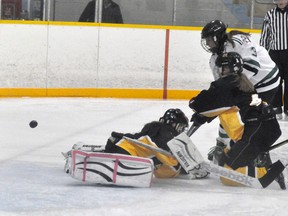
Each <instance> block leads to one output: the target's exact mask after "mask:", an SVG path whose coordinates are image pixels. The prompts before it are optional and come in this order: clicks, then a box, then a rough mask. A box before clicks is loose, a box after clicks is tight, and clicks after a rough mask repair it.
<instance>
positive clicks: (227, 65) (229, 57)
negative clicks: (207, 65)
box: [215, 52, 244, 76]
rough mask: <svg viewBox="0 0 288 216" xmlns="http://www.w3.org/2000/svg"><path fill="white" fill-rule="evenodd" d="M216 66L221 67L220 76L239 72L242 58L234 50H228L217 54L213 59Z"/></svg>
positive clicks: (241, 66)
mask: <svg viewBox="0 0 288 216" xmlns="http://www.w3.org/2000/svg"><path fill="white" fill-rule="evenodd" d="M215 64H216V66H217V67H221V68H222V76H225V75H229V74H240V73H241V72H242V71H243V64H244V63H243V59H242V57H241V56H240V55H239V54H238V53H236V52H228V53H223V54H221V55H219V56H218V57H217V59H216V61H215Z"/></svg>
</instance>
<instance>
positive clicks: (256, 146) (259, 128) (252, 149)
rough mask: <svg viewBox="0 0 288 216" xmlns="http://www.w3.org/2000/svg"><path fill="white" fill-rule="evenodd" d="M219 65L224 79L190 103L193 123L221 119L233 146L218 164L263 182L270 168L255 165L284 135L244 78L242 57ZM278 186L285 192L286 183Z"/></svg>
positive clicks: (219, 61) (221, 57) (227, 57)
mask: <svg viewBox="0 0 288 216" xmlns="http://www.w3.org/2000/svg"><path fill="white" fill-rule="evenodd" d="M216 65H217V66H218V67H220V68H222V72H221V74H220V76H221V77H220V79H218V80H216V81H214V82H212V83H211V85H210V88H209V89H208V90H203V91H201V92H200V94H199V95H198V96H197V97H195V98H192V99H191V100H190V102H189V107H190V108H191V109H193V110H194V111H195V113H194V114H193V116H192V119H191V120H192V121H193V122H194V124H198V125H201V124H204V123H206V122H209V121H212V120H213V118H214V117H216V116H219V119H220V123H221V124H222V126H223V127H224V129H225V131H226V132H227V134H228V135H229V137H230V138H231V139H232V140H233V142H231V148H230V149H228V148H226V149H225V150H224V151H223V152H219V153H218V155H215V157H216V160H217V162H218V164H219V165H222V166H225V167H227V168H230V169H233V170H236V171H238V172H241V173H243V174H245V175H251V176H253V177H257V178H261V177H262V176H263V175H264V174H265V173H266V168H265V167H263V166H261V165H260V167H258V165H259V164H255V163H254V162H255V159H256V158H257V157H258V155H259V154H261V153H263V152H265V151H267V150H268V149H269V147H270V146H271V145H272V144H273V143H274V142H275V141H276V140H277V139H278V138H279V137H280V135H281V130H280V127H279V124H278V121H277V119H276V114H275V112H274V110H273V108H272V107H271V106H270V105H268V104H267V103H265V102H263V101H262V100H261V98H259V97H258V95H257V94H256V92H255V89H254V86H253V84H252V83H251V82H250V81H249V80H248V79H247V77H246V76H245V75H244V74H242V71H243V60H242V58H241V56H240V55H239V54H238V53H235V52H229V53H224V54H222V55H219V57H218V58H217V60H216ZM228 119H229V121H228ZM255 166H256V167H257V169H255ZM221 180H222V182H223V183H224V184H228V185H237V184H236V183H235V182H231V181H230V180H227V179H223V178H222V179H221ZM278 183H279V184H280V187H281V188H282V189H285V182H281V183H280V182H278Z"/></svg>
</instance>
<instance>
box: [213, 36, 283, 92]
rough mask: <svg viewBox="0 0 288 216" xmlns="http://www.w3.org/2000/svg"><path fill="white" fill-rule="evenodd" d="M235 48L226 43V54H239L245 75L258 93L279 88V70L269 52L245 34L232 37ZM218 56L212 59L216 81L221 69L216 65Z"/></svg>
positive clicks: (214, 55)
mask: <svg viewBox="0 0 288 216" xmlns="http://www.w3.org/2000/svg"><path fill="white" fill-rule="evenodd" d="M232 40H233V41H234V47H233V45H232V44H231V43H230V42H228V41H227V42H226V43H225V46H224V52H237V53H239V54H240V55H241V57H242V58H243V61H244V69H243V72H242V73H243V74H245V75H246V76H247V77H248V79H249V80H250V81H251V82H252V83H253V85H254V86H255V89H256V91H257V92H258V93H262V92H266V91H269V90H272V89H274V88H276V87H278V85H279V83H280V77H279V70H278V67H277V66H276V64H275V63H274V61H273V60H272V59H271V58H270V56H269V54H268V52H267V50H266V49H265V48H264V47H262V46H259V45H258V44H255V43H253V42H252V41H251V39H250V37H249V36H247V35H244V34H237V35H234V36H233V37H232ZM217 57H218V55H217V54H213V55H212V56H211V59H210V67H211V69H212V72H213V75H214V78H215V80H217V79H218V78H219V72H221V68H219V67H217V66H216V65H215V61H216V59H217Z"/></svg>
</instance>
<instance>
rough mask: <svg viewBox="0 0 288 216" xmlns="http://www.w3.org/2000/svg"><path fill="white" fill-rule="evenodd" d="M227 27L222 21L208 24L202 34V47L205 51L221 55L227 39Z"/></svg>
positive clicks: (213, 21)
mask: <svg viewBox="0 0 288 216" xmlns="http://www.w3.org/2000/svg"><path fill="white" fill-rule="evenodd" d="M226 29H227V26H226V25H225V24H224V23H223V22H222V21H220V20H212V21H210V22H209V23H207V24H206V25H205V26H204V28H203V29H202V32H201V45H202V47H203V49H204V50H206V51H207V52H212V53H218V54H219V53H221V52H222V49H223V45H224V42H225V40H226V39H225V38H226Z"/></svg>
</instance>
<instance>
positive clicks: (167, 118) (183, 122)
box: [159, 109, 189, 134]
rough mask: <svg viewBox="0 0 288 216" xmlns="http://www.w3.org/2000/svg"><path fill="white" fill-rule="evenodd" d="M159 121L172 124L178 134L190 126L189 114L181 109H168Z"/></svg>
mask: <svg viewBox="0 0 288 216" xmlns="http://www.w3.org/2000/svg"><path fill="white" fill-rule="evenodd" d="M159 122H162V123H164V124H168V125H171V126H172V127H173V128H174V129H175V130H176V131H177V132H178V134H180V133H182V132H183V131H185V129H186V128H187V127H188V126H189V120H188V118H187V116H186V115H185V114H184V113H183V112H182V110H180V109H168V110H167V111H166V112H165V113H164V115H163V116H162V117H161V118H160V119H159Z"/></svg>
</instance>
